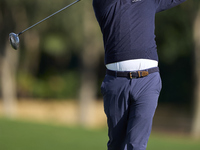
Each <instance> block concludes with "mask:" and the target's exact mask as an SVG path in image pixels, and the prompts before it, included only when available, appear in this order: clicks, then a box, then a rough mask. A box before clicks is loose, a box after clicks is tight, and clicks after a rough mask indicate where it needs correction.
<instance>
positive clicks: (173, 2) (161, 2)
mask: <svg viewBox="0 0 200 150" xmlns="http://www.w3.org/2000/svg"><path fill="white" fill-rule="evenodd" d="M155 1H156V4H157V11H156V12H160V11H164V10H167V9H170V8H172V7H175V6H177V5H179V4H181V3H183V2H185V1H186V0H155Z"/></svg>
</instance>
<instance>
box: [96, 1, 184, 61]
mask: <svg viewBox="0 0 200 150" xmlns="http://www.w3.org/2000/svg"><path fill="white" fill-rule="evenodd" d="M184 1H186V0H93V8H94V11H95V15H96V18H97V20H98V22H99V25H100V28H101V31H102V33H103V40H104V49H105V64H109V63H114V62H119V61H124V60H131V59H151V60H157V61H158V55H157V47H156V42H155V34H154V30H155V14H156V13H157V12H160V11H163V10H166V9H169V8H172V7H174V6H176V5H178V4H180V3H182V2H184Z"/></svg>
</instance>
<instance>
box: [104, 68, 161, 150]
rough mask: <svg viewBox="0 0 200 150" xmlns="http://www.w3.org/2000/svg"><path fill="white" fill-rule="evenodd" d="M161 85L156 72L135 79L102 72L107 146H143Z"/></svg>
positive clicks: (120, 149)
mask: <svg viewBox="0 0 200 150" xmlns="http://www.w3.org/2000/svg"><path fill="white" fill-rule="evenodd" d="M161 87H162V83H161V78H160V74H159V72H155V73H152V74H149V75H148V76H146V77H142V78H136V79H129V78H125V77H114V76H110V75H106V76H105V78H104V81H103V82H102V85H101V92H102V94H103V99H104V111H105V114H106V116H107V123H108V136H109V141H108V143H107V147H108V150H146V147H147V142H148V139H149V136H150V133H151V128H152V120H153V116H154V113H155V110H156V107H157V102H158V97H159V94H160V90H161Z"/></svg>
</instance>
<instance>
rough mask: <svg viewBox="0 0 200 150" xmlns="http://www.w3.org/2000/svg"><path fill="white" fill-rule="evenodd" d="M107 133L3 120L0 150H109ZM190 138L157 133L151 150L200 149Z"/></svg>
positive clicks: (153, 138)
mask: <svg viewBox="0 0 200 150" xmlns="http://www.w3.org/2000/svg"><path fill="white" fill-rule="evenodd" d="M107 140H108V138H107V130H106V129H101V130H87V129H84V128H80V127H73V128H71V127H65V126H58V125H51V124H39V123H33V122H25V121H18V120H9V119H5V118H0V150H106V149H107V148H106V143H107ZM199 149H200V142H199V141H194V140H191V139H190V138H187V137H175V136H165V135H162V134H155V133H153V134H152V135H151V137H150V140H149V143H148V148H147V150H199Z"/></svg>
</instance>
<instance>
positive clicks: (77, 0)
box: [18, 0, 80, 36]
mask: <svg viewBox="0 0 200 150" xmlns="http://www.w3.org/2000/svg"><path fill="white" fill-rule="evenodd" d="M79 1H80V0H76V1H74V2H73V3H71V4H69V5H67V6H65V7H64V8H62V9H60V10H58V11H57V12H55V13H53V14H51V15H49V16H48V17H46V18H44V19H43V20H41V21H39V22H37V23H35V24H34V25H32V26H30V27H29V28H27V29H25V30H23V31H21V32H19V33H18V36H19V35H20V34H22V33H24V32H26V31H27V30H29V29H31V28H33V27H34V26H36V25H38V24H40V23H41V22H43V21H45V20H47V19H49V18H50V17H52V16H54V15H56V14H57V13H59V12H61V11H63V10H65V9H66V8H68V7H70V6H72V5H74V4H75V3H77V2H79Z"/></svg>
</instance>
